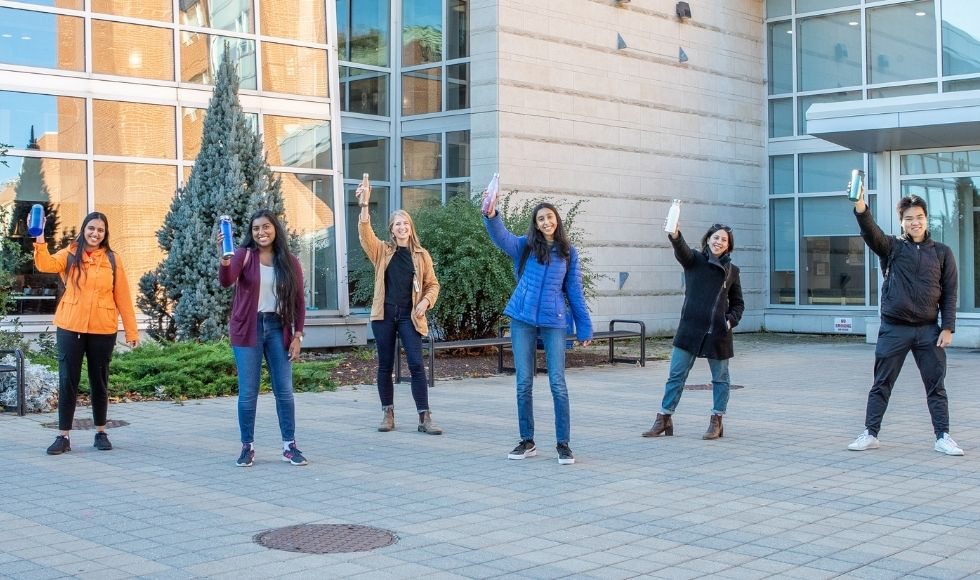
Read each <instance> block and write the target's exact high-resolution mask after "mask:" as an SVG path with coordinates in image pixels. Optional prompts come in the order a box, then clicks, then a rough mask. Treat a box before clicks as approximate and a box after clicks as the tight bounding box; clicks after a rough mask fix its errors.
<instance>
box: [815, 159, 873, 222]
mask: <svg viewBox="0 0 980 580" xmlns="http://www.w3.org/2000/svg"><path fill="white" fill-rule="evenodd" d="M863 168H864V155H863V154H861V153H858V152H856V151H833V152H831V153H801V154H800V193H816V192H829V191H844V190H845V189H847V182H848V180H850V178H851V170H852V169H863ZM855 227H856V226H855Z"/></svg>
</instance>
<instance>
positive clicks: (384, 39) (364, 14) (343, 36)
mask: <svg viewBox="0 0 980 580" xmlns="http://www.w3.org/2000/svg"><path fill="white" fill-rule="evenodd" d="M390 18H391V5H390V2H389V0H356V1H355V0H338V1H337V29H338V30H337V36H338V38H337V44H338V47H339V49H340V60H346V61H350V62H356V63H360V64H370V65H374V66H388V53H389V47H390V44H391V26H390Z"/></svg>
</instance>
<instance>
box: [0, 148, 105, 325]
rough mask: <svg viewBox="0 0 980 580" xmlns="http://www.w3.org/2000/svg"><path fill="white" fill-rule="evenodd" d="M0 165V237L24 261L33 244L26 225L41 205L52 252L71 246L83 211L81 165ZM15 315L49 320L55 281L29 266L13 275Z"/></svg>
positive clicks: (36, 161) (39, 161)
mask: <svg viewBox="0 0 980 580" xmlns="http://www.w3.org/2000/svg"><path fill="white" fill-rule="evenodd" d="M4 161H5V162H6V165H2V164H0V199H3V200H7V201H6V203H5V205H7V209H9V210H10V221H9V222H8V223H7V224H4V226H3V229H2V230H0V235H5V236H7V237H9V238H10V241H12V242H14V243H15V244H17V245H18V246H19V247H20V249H21V250H22V251H23V252H24V253H25V254H26V255H28V256H30V255H31V253H32V252H33V251H34V238H31V237H29V236H28V235H27V232H26V229H27V226H26V225H25V224H24V221H25V220H26V219H27V215H28V214H29V213H30V211H31V206H33V205H34V204H35V203H40V204H42V205H43V206H44V209H45V214H46V215H47V223H46V224H45V228H44V229H45V239H46V240H47V241H48V249H49V250H51V251H52V252H55V251H57V250H60V249H62V248H64V247H66V246H67V245H68V244H69V243H71V242H72V241H73V240H74V239H75V237H77V235H78V226H79V224H81V223H82V219H83V218H84V217H85V213H86V207H87V197H86V187H85V162H84V161H69V160H63V159H49V158H40V157H14V156H7V157H4ZM13 275H14V278H13V284H12V288H11V293H12V298H13V300H14V302H13V306H12V313H13V314H52V313H54V311H55V306H56V305H57V300H56V298H57V288H58V275H57V274H45V273H42V272H37V271H36V270H35V268H34V262H33V261H31V260H28V261H27V262H25V263H23V264H21V265H20V267H18V268H17V269H15V270H14V271H13Z"/></svg>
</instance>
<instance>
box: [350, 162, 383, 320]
mask: <svg viewBox="0 0 980 580" xmlns="http://www.w3.org/2000/svg"><path fill="white" fill-rule="evenodd" d="M350 175H358V174H354V173H351V174H350ZM356 190H357V184H356V183H349V184H346V185H345V186H344V197H345V199H346V202H345V203H346V205H347V211H346V212H345V213H346V215H347V270H348V272H355V271H357V270H360V269H363V268H371V266H370V263H369V262H368V261H367V256H365V255H364V252H363V251H362V250H361V242H360V240H359V239H358V236H357V223H358V219H359V217H358V216H359V214H360V213H361V208H360V207H358V201H357V196H356V195H354V192H355V191H356ZM389 191H390V190H389V189H388V187H387V186H383V185H374V183H373V181H372V183H371V205H370V210H371V212H370V213H371V227H372V228H374V232H375V234H377V235H378V237H380V238H381V239H382V240H386V239H388V238H389V236H388V235H387V233H386V232H387V231H388V215H389V212H390V204H389V197H390V194H389ZM354 290H355V284H354V282H352V281H350V280H348V292H349V293H350V295H351V297H350V300H351V306H353V307H357V308H370V307H371V296H372V293H373V292H372V291H370V290H369V291H368V292H364V293H362V294H366V295H367V298H366V299H363V300H356V299H355V298H354Z"/></svg>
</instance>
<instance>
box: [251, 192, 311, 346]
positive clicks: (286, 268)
mask: <svg viewBox="0 0 980 580" xmlns="http://www.w3.org/2000/svg"><path fill="white" fill-rule="evenodd" d="M259 218H266V219H268V220H269V221H270V222H272V227H273V228H274V229H275V230H276V239H275V240H273V241H272V267H273V268H275V272H276V313H278V314H279V316H280V317H281V318H282V323H283V326H285V327H287V328H292V326H293V321H294V320H296V296H297V293H298V292H303V288H301V287H300V286H299V284H297V281H299V279H300V272H298V271H297V268H296V264H295V262H293V257H292V255H291V254H290V253H289V237H288V234H287V233H286V230H285V229H283V227H282V224H280V223H279V218H277V217H276V214H274V213H272V212H271V211H269V210H267V209H260V210H259V211H257V212H255V213H253V214H252V217H250V218H248V229H247V230H246V231H245V241H244V242H243V243H242V247H243V248H246V250H247V251H252V250H254V249H256V248H258V244H256V243H255V239H254V238H252V224H254V223H255V220H257V219H259Z"/></svg>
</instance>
